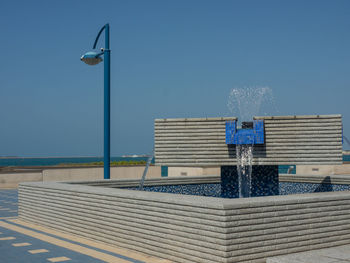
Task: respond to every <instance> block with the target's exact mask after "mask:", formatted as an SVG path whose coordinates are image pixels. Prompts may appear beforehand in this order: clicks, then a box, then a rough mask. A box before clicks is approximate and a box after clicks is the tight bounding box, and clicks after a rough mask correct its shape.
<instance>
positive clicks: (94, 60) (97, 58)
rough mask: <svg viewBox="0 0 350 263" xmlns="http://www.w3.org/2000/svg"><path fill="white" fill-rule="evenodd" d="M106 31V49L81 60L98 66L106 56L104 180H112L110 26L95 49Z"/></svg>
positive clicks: (106, 28)
mask: <svg viewBox="0 0 350 263" xmlns="http://www.w3.org/2000/svg"><path fill="white" fill-rule="evenodd" d="M103 30H104V31H105V48H101V52H99V53H97V52H94V51H90V52H87V53H85V54H84V55H83V56H82V57H81V58H80V60H81V61H83V62H85V63H86V64H88V65H96V64H98V63H100V62H101V61H102V58H101V56H102V55H103V56H104V156H103V162H104V166H103V167H104V173H103V177H104V179H110V160H111V150H110V137H111V136H110V135H111V134H110V122H111V120H110V112H111V107H110V93H111V87H110V86H111V75H110V73H111V61H110V56H111V50H110V49H109V24H105V25H104V26H103V27H102V28H101V30H100V32H98V35H97V37H96V40H95V43H94V46H93V49H95V48H96V44H97V41H98V39H99V37H100V35H101V34H102V32H103Z"/></svg>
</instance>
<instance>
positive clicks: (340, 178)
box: [279, 174, 350, 184]
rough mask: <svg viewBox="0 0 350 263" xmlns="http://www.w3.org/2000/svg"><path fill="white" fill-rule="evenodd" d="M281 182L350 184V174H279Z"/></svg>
mask: <svg viewBox="0 0 350 263" xmlns="http://www.w3.org/2000/svg"><path fill="white" fill-rule="evenodd" d="M279 181H280V182H295V183H315V184H320V183H324V184H350V175H328V176H325V175H301V174H279Z"/></svg>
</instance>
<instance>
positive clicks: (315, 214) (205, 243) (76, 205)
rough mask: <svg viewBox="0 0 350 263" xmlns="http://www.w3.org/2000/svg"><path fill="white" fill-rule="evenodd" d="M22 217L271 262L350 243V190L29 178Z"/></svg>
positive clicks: (158, 246) (124, 241)
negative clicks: (231, 193)
mask: <svg viewBox="0 0 350 263" xmlns="http://www.w3.org/2000/svg"><path fill="white" fill-rule="evenodd" d="M173 180H175V179H173ZM178 180H179V179H178ZM182 180H185V179H182ZM203 180H204V179H203ZM210 180H217V179H215V178H214V177H212V178H211V179H210ZM104 182H105V181H104ZM163 182H165V181H164V180H163ZM112 183H114V184H116V185H118V183H116V182H112ZM182 183H183V182H182ZM94 184H95V185H96V182H95V183H94ZM97 184H98V183H97ZM124 185H126V183H125V182H124ZM105 186H107V185H105ZM19 218H20V219H23V220H26V221H31V222H34V223H37V224H42V225H45V226H49V227H51V228H54V229H57V230H62V231H67V232H70V233H74V234H77V235H80V236H84V237H87V238H91V239H94V240H99V241H102V242H106V243H109V244H112V245H113V244H115V245H118V246H122V247H126V248H130V249H133V250H139V251H141V252H144V253H148V254H151V255H154V256H158V257H163V258H167V259H170V260H173V261H175V262H185V263H190V262H191V263H192V262H203V263H204V262H208V263H209V262H213V263H214V262H215V263H216V262H265V259H266V258H267V257H270V256H274V255H281V254H287V253H292V252H298V251H307V250H310V249H316V248H322V247H331V246H336V245H342V244H348V243H350V192H349V191H344V192H329V193H314V194H303V195H289V196H274V197H257V198H247V199H221V198H209V197H199V196H184V195H176V194H166V193H152V192H139V191H133V190H123V189H111V188H106V187H96V186H88V185H79V184H66V183H51V182H47V183H23V184H21V185H20V187H19Z"/></svg>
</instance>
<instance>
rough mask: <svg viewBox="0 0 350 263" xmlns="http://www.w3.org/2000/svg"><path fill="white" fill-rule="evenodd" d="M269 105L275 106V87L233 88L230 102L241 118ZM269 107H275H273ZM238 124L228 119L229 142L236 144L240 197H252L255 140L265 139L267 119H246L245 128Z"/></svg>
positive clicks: (231, 108)
mask: <svg viewBox="0 0 350 263" xmlns="http://www.w3.org/2000/svg"><path fill="white" fill-rule="evenodd" d="M266 105H267V106H269V107H270V108H271V106H272V107H274V106H275V103H274V97H273V93H272V89H271V88H269V87H245V88H234V89H232V90H231V92H230V95H229V99H228V103H227V106H228V108H229V110H230V111H231V113H232V114H235V113H236V114H238V116H239V119H244V120H248V119H252V118H253V116H256V115H257V114H259V113H260V112H261V107H262V106H264V108H265V109H264V110H263V112H264V114H266V113H267V112H266V110H268V108H269V107H266ZM269 110H270V111H271V109H269ZM237 127H238V122H237V121H231V122H227V123H226V144H228V145H236V163H237V165H236V166H237V174H238V185H237V187H238V197H240V198H242V197H250V196H251V195H252V182H251V179H252V161H253V151H254V144H263V143H264V123H263V121H261V120H260V121H254V122H242V123H241V129H237ZM223 180H225V179H223ZM226 180H227V178H226ZM231 180H233V178H231ZM224 187H225V186H223V188H224ZM223 195H225V193H224V194H223Z"/></svg>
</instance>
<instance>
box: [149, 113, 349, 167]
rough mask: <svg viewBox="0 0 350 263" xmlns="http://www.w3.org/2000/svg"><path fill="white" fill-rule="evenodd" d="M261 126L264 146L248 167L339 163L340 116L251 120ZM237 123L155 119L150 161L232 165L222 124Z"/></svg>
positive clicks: (232, 153)
mask: <svg viewBox="0 0 350 263" xmlns="http://www.w3.org/2000/svg"><path fill="white" fill-rule="evenodd" d="M254 119H263V120H264V123H265V144H264V145H263V146H257V145H256V146H254V153H253V156H254V158H253V164H261V165H281V164H341V163H342V119H341V115H308V116H273V117H255V118H254ZM229 120H236V118H200V119H156V120H155V123H154V130H155V132H154V143H155V157H156V164H157V165H164V166H201V167H204V166H221V165H234V164H235V162H236V150H235V146H234V145H232V146H227V145H226V143H225V123H226V121H229Z"/></svg>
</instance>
